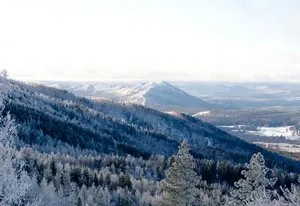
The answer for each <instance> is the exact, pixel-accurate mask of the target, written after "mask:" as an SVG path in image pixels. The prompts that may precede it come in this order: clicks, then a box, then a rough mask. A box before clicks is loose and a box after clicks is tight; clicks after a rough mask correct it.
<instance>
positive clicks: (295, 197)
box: [281, 179, 300, 206]
mask: <svg viewBox="0 0 300 206" xmlns="http://www.w3.org/2000/svg"><path fill="white" fill-rule="evenodd" d="M298 182H299V183H300V179H299V180H298ZM281 191H282V193H283V196H284V197H285V199H286V200H287V201H288V203H289V206H298V205H300V187H299V186H298V187H297V186H296V185H294V184H292V185H291V189H288V188H282V187H281Z"/></svg>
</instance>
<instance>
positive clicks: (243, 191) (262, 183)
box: [229, 153, 277, 205]
mask: <svg viewBox="0 0 300 206" xmlns="http://www.w3.org/2000/svg"><path fill="white" fill-rule="evenodd" d="M269 171H270V169H269V168H267V167H266V166H265V160H264V157H263V155H262V154H261V153H257V154H254V155H253V156H252V158H251V160H250V163H249V164H248V163H246V164H245V170H243V171H242V175H243V176H244V178H242V179H240V180H239V181H237V182H235V183H234V185H235V187H236V189H235V190H234V191H232V193H231V195H232V199H231V200H230V201H229V205H250V203H252V202H254V201H255V200H256V199H257V198H258V197H260V196H261V195H262V194H269V191H268V189H267V188H268V187H272V186H274V184H275V183H276V181H277V179H270V178H268V177H267V174H268V173H269ZM268 197H271V196H270V195H269V196H268Z"/></svg>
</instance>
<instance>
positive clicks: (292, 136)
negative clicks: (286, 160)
mask: <svg viewBox="0 0 300 206" xmlns="http://www.w3.org/2000/svg"><path fill="white" fill-rule="evenodd" d="M246 133H248V134H254V135H258V136H267V137H280V136H283V137H285V139H288V140H299V139H300V136H299V133H298V132H297V131H296V130H295V129H294V127H293V126H285V127H258V128H257V131H247V132H246Z"/></svg>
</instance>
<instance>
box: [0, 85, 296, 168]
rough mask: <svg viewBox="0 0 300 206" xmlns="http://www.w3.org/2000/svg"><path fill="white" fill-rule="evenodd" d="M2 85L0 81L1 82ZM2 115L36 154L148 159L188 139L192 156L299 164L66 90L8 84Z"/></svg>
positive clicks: (196, 124)
mask: <svg viewBox="0 0 300 206" xmlns="http://www.w3.org/2000/svg"><path fill="white" fill-rule="evenodd" d="M2 84H3V83H2ZM8 84H9V87H11V88H12V89H11V91H10V92H9V93H8V100H7V103H6V111H10V113H11V114H12V115H13V116H14V117H15V119H16V121H17V123H18V124H19V125H20V139H21V141H22V142H24V143H23V144H25V145H30V146H34V147H36V148H39V149H40V150H41V151H49V149H48V148H56V147H62V149H61V151H60V152H66V151H67V150H68V148H69V146H67V145H70V146H72V147H76V148H77V147H78V148H81V149H86V150H91V151H93V152H96V153H99V154H101V153H114V154H119V155H126V154H130V155H134V156H142V157H144V158H148V157H149V156H151V155H165V156H171V155H173V154H174V153H176V151H177V146H178V144H179V143H180V142H181V141H182V140H183V139H187V140H188V142H189V143H190V144H191V148H192V153H193V154H194V155H195V156H196V157H200V158H208V159H214V160H230V161H232V162H235V163H241V162H246V161H248V159H249V158H250V157H251V155H252V154H253V153H256V152H262V153H263V154H264V155H265V157H266V159H267V161H268V162H269V164H270V165H275V166H278V167H282V168H298V167H300V166H299V163H297V162H295V161H293V160H290V159H287V158H285V157H282V156H280V155H277V154H274V153H271V152H268V151H266V150H264V149H262V148H260V147H258V146H255V145H252V144H249V143H247V142H245V141H242V140H240V139H239V138H237V137H234V136H232V135H230V134H228V133H226V132H224V131H222V130H220V129H218V128H216V127H214V126H213V125H211V124H209V123H205V122H202V121H201V120H199V119H196V118H194V117H192V116H190V115H186V114H183V113H182V114H181V115H180V117H176V116H172V115H169V114H165V113H162V112H159V111H157V110H154V109H151V108H147V107H144V106H139V105H124V104H118V103H113V102H110V101H108V102H106V101H104V102H95V101H91V100H88V99H86V98H81V97H77V96H75V95H74V94H72V93H69V92H67V91H66V90H60V89H55V88H50V87H46V86H43V85H28V84H24V83H21V82H17V81H10V82H9V83H8Z"/></svg>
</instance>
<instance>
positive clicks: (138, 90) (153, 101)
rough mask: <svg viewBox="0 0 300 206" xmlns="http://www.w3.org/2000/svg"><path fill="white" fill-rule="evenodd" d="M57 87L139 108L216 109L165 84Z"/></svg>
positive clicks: (102, 83)
mask: <svg viewBox="0 0 300 206" xmlns="http://www.w3.org/2000/svg"><path fill="white" fill-rule="evenodd" d="M44 84H46V85H49V86H51V85H55V87H57V88H59V89H65V90H68V91H70V92H72V93H75V94H77V95H79V96H84V97H90V98H93V99H97V100H101V99H109V100H113V101H115V102H118V103H126V104H138V105H143V106H148V107H153V108H156V109H159V110H163V111H168V110H175V111H196V110H197V111H199V109H207V108H211V107H212V105H211V104H210V103H208V102H205V101H203V100H201V99H199V98H197V97H194V96H192V95H190V94H188V93H187V92H185V91H183V90H181V89H179V88H178V87H176V86H174V85H172V84H170V83H168V82H165V81H152V82H89V83H85V82H60V83H53V82H52V83H44Z"/></svg>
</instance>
